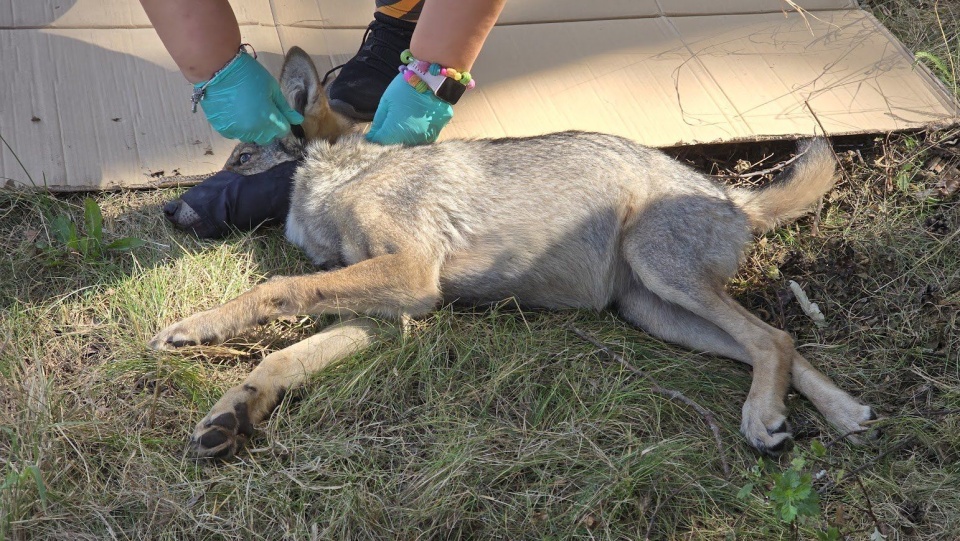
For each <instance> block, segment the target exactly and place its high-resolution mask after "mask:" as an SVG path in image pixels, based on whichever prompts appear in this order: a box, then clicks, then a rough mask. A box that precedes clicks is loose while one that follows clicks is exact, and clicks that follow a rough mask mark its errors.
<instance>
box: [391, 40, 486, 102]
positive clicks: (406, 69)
mask: <svg viewBox="0 0 960 541" xmlns="http://www.w3.org/2000/svg"><path fill="white" fill-rule="evenodd" d="M400 61H401V62H403V65H401V66H399V67H398V68H397V69H398V70H399V71H400V73H402V74H403V79H404V80H405V81H407V82H408V83H410V86H412V87H413V88H415V89H416V90H417V91H418V92H425V91H426V90H428V89H429V85H427V83H426V81H424V80H423V79H421V78H420V77H418V76H417V73H429V74H430V75H442V76H444V77H449V78H450V79H453V80H454V81H458V82H459V83H460V84H462V85H463V86H465V87H467V89H468V90H469V89H472V88H473V87H475V86H477V82H476V81H474V80H473V76H471V75H470V72H467V71H457V70H455V69H453V68H445V67H443V66H441V65H440V64H437V63H436V62H434V63H432V64H431V63H429V62H427V61H425V60H417V59H416V58H414V57H413V53H411V52H410V49H406V50H404V51H403V52H402V53H400Z"/></svg>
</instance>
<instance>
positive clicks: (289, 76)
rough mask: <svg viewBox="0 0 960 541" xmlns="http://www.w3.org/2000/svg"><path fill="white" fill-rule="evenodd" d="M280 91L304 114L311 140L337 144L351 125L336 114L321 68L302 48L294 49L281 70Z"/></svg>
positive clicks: (305, 127) (305, 128)
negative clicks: (328, 103) (318, 67)
mask: <svg viewBox="0 0 960 541" xmlns="http://www.w3.org/2000/svg"><path fill="white" fill-rule="evenodd" d="M280 90H281V91H282V92H283V96H284V97H285V98H287V102H288V103H289V104H290V106H291V107H293V108H294V109H296V111H297V112H298V113H300V114H301V115H303V118H304V121H303V131H304V133H305V134H306V136H307V139H308V140H313V139H320V138H322V139H327V140H328V141H331V142H332V141H335V140H336V139H337V137H339V136H340V135H341V134H342V133H344V132H345V131H346V130H347V129H348V128H349V127H350V124H351V123H350V122H349V121H348V120H346V119H344V118H343V117H341V116H340V115H338V114H336V113H334V112H333V111H332V110H331V109H330V107H328V105H327V97H326V95H324V93H323V86H322V85H321V84H320V75H319V74H318V73H317V67H316V65H314V63H313V59H311V58H310V55H308V54H307V53H306V52H304V50H303V49H301V48H300V47H291V48H290V50H289V51H287V56H286V57H284V59H283V68H282V69H281V70H280Z"/></svg>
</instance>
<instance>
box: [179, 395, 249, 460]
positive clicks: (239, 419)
mask: <svg viewBox="0 0 960 541" xmlns="http://www.w3.org/2000/svg"><path fill="white" fill-rule="evenodd" d="M225 399H227V396H225V397H224V398H223V399H221V400H220V402H217V404H216V405H215V406H214V407H213V410H212V411H211V412H210V413H209V414H208V415H207V416H206V417H204V418H203V420H202V421H200V422H199V423H198V424H197V427H196V428H195V429H194V431H193V435H191V436H190V442H189V443H188V444H187V453H188V454H190V455H191V456H193V457H195V458H229V457H231V456H233V455H235V454H236V453H237V451H239V450H240V448H242V447H243V445H244V444H245V443H246V442H247V440H249V439H250V437H251V436H253V423H252V422H251V421H250V414H249V405H248V404H247V403H246V402H243V401H237V402H235V403H232V404H231V402H233V401H231V400H225Z"/></svg>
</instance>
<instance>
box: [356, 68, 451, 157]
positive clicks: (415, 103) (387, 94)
mask: <svg viewBox="0 0 960 541" xmlns="http://www.w3.org/2000/svg"><path fill="white" fill-rule="evenodd" d="M451 118H453V107H452V106H451V105H450V104H449V103H447V102H445V101H443V100H441V99H440V98H438V97H436V96H435V95H434V94H433V92H431V91H429V90H428V91H426V92H417V91H416V90H415V89H414V88H413V87H412V86H410V83H408V82H406V81H405V80H404V79H403V75H402V74H398V75H397V76H396V77H395V78H394V79H393V82H391V83H390V86H388V87H387V89H386V90H385V91H384V93H383V97H381V98H380V105H379V106H378V107H377V112H376V114H375V115H373V124H371V125H370V131H368V132H367V140H368V141H370V142H372V143H379V144H381V145H422V144H424V143H432V142H434V141H436V140H437V136H438V135H440V130H442V129H443V127H444V126H446V125H447V122H450V119H451Z"/></svg>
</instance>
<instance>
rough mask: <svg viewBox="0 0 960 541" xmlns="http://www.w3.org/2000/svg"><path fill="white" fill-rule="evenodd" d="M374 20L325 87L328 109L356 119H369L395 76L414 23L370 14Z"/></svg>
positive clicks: (329, 72) (334, 69)
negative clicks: (355, 50)
mask: <svg viewBox="0 0 960 541" xmlns="http://www.w3.org/2000/svg"><path fill="white" fill-rule="evenodd" d="M373 17H374V21H373V22H372V23H370V26H368V27H367V31H366V32H365V33H364V34H363V44H362V45H360V50H359V51H357V54H356V55H355V56H354V57H353V58H351V59H350V60H349V61H347V63H346V64H343V65H340V66H337V67H335V68H333V69H332V70H330V71H328V72H327V74H326V75H324V82H326V79H327V77H329V75H330V74H331V73H333V72H334V71H336V70H338V69H339V70H340V74H339V75H337V78H336V79H334V80H333V82H332V83H330V84H329V85H328V86H327V87H326V92H327V99H328V100H329V101H330V108H331V109H333V110H334V111H336V112H338V113H340V114H342V115H344V116H348V117H350V118H353V119H356V120H373V114H374V113H375V112H377V106H378V105H380V96H383V92H384V91H385V90H386V89H387V86H388V85H389V84H390V82H391V81H393V78H394V77H396V76H397V73H398V71H397V68H398V67H399V66H400V53H401V52H403V51H404V49H409V48H410V38H411V37H413V29H414V27H415V26H416V25H415V23H411V22H407V21H401V20H398V19H394V18H392V17H387V16H386V15H382V14H380V13H374V14H373Z"/></svg>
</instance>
